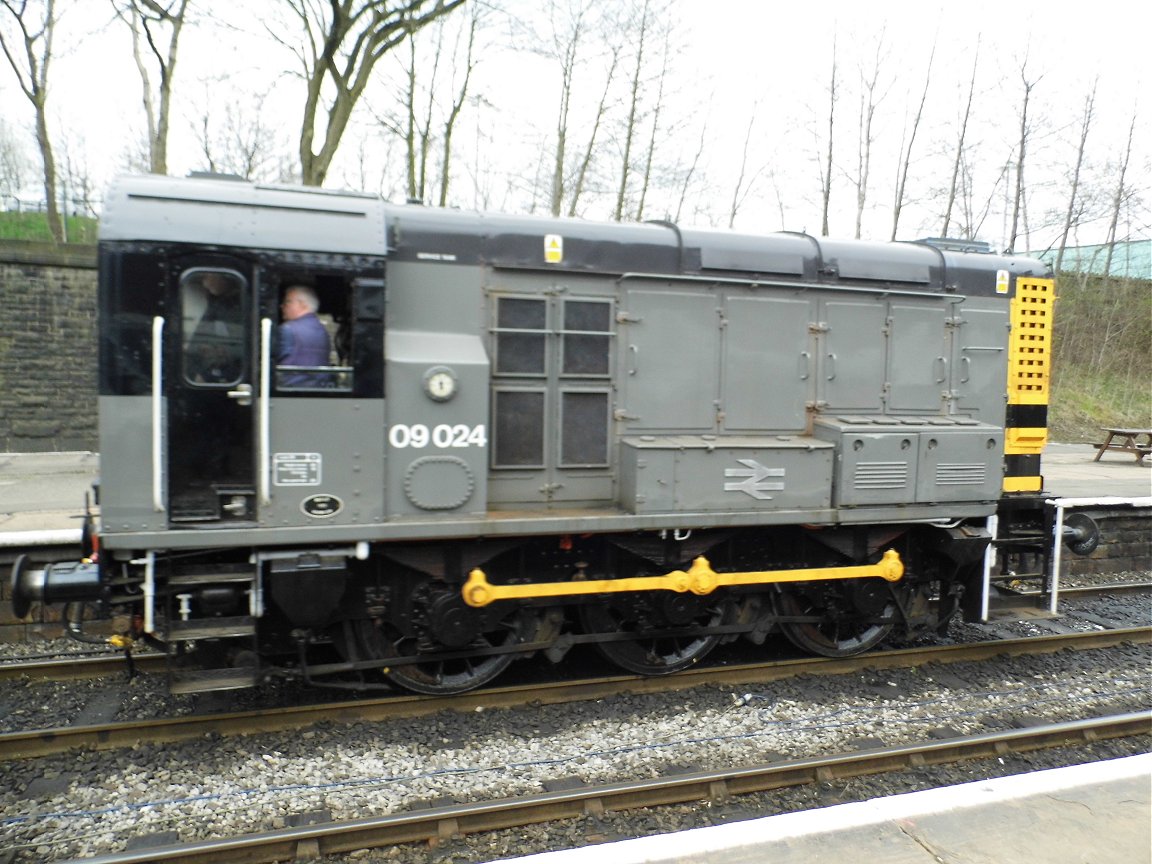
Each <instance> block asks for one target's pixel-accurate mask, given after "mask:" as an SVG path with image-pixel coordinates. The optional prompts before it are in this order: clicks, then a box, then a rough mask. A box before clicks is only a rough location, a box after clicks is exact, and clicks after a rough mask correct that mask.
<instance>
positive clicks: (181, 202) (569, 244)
mask: <svg viewBox="0 0 1152 864" xmlns="http://www.w3.org/2000/svg"><path fill="white" fill-rule="evenodd" d="M100 239H101V240H102V241H105V240H122V241H163V242H173V243H197V244H210V245H218V246H232V247H242V248H255V249H269V250H273V249H276V250H295V251H311V252H333V253H346V254H360V255H387V256H388V257H389V258H392V259H396V260H410V261H441V262H448V263H458V264H469V263H485V264H489V265H491V266H494V267H510V268H519V269H539V270H557V269H559V270H564V271H572V270H575V271H584V272H599V273H612V274H624V273H632V274H638V275H641V274H642V275H656V276H661V275H667V276H688V277H700V278H705V279H710V280H719V279H734V280H739V281H742V282H743V281H748V280H749V279H752V280H756V281H773V282H778V281H784V282H799V283H816V282H819V283H827V282H834V283H837V282H838V283H845V284H850V285H872V286H881V287H891V288H893V289H901V290H912V291H925V292H940V291H959V292H960V293H965V294H970V293H977V294H981V293H991V292H992V291H993V290H994V284H995V274H996V273H997V272H999V271H1007V272H1008V273H1009V274H1011V275H1012V276H1048V275H1050V274H1051V271H1050V269H1049V268H1048V266H1047V265H1046V264H1044V263H1043V262H1042V261H1039V260H1037V259H1034V258H1026V257H1020V256H1001V255H992V254H985V253H977V252H969V251H961V250H949V249H944V248H941V247H940V245H936V244H933V245H929V244H926V243H919V242H896V243H880V242H868V241H852V240H829V239H827V238H817V237H813V236H811V235H808V234H802V233H790V232H781V233H776V234H766V235H764V234H759V235H758V234H746V233H737V232H732V231H718V230H711V229H690V228H684V229H681V228H679V227H678V226H676V225H674V224H672V223H667V222H645V223H617V222H595V221H588V220H581V219H561V218H552V217H541V216H510V215H502V214H494V213H480V212H473V211H464V210H447V209H442V208H432V207H423V206H420V205H393V204H388V203H386V202H384V201H383V200H381V199H380V198H379V197H378V196H375V195H368V194H360V193H354V192H335V191H330V190H324V189H317V188H314V187H302V186H279V185H276V186H271V185H262V184H256V183H250V182H248V181H242V180H225V179H219V178H211V179H209V178H191V179H178V178H171V177H161V176H155V175H147V176H138V177H124V178H120V179H119V180H117V181H116V183H115V184H114V185H113V187H112V188H111V190H110V191H109V193H108V195H107V197H106V199H105V207H104V214H103V217H102V219H101V223H100ZM546 244H547V245H550V246H551V247H552V251H553V252H556V253H558V254H559V257H560V261H559V263H548V262H546V260H545V246H546ZM990 277H991V278H990Z"/></svg>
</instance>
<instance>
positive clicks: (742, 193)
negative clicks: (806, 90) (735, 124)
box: [728, 105, 760, 228]
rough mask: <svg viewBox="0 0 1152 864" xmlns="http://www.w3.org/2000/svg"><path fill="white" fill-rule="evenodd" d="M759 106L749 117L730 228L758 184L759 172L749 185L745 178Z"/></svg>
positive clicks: (754, 108)
mask: <svg viewBox="0 0 1152 864" xmlns="http://www.w3.org/2000/svg"><path fill="white" fill-rule="evenodd" d="M757 107H758V106H757V105H753V106H752V113H751V114H750V115H749V117H748V129H747V131H746V132H745V133H744V150H743V152H742V153H741V156H740V173H739V174H738V175H737V177H736V186H735V187H734V188H733V189H732V205H731V206H730V207H729V208H728V227H729V228H732V227H734V226H735V224H736V214H737V213H738V212H739V211H740V207H741V205H742V204H743V203H744V201H745V200H747V198H748V193H749V191H750V190H751V189H752V185H753V183H755V182H756V176H758V175H759V173H760V172H759V171H757V172H756V173H755V174H754V175H753V177H752V180H750V181H749V182H748V184H747V185H745V183H744V176H745V175H746V174H747V173H748V147H749V146H750V145H751V143H752V127H754V126H755V125H756V109H757Z"/></svg>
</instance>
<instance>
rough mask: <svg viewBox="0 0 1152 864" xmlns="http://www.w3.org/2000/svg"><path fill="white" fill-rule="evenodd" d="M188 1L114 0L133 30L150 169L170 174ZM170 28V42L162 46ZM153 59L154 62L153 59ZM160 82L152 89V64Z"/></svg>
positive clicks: (115, 5)
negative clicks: (178, 59)
mask: <svg viewBox="0 0 1152 864" xmlns="http://www.w3.org/2000/svg"><path fill="white" fill-rule="evenodd" d="M188 2H189V0H127V2H124V0H113V4H112V5H113V8H114V9H115V10H116V16H117V17H118V18H119V19H120V20H121V21H123V22H124V23H125V24H126V25H128V28H129V29H130V30H131V31H132V56H133V58H134V59H135V61H136V69H137V70H138V71H139V73H140V83H141V85H142V86H143V101H144V116H145V118H146V119H147V123H148V151H149V163H150V164H149V170H150V171H151V173H153V174H167V173H168V122H169V121H168V118H169V115H170V114H171V105H172V81H173V76H174V75H175V74H176V52H177V49H178V47H179V44H180V32H181V30H183V28H184V19H185V14H186V12H187V10H188ZM165 30H167V45H163V44H162V42H163V37H164V32H165ZM150 61H151V62H150ZM153 66H155V69H156V72H157V76H158V78H159V81H158V83H157V84H156V85H155V89H153V84H152V71H151V70H152V67H153Z"/></svg>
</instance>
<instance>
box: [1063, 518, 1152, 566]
mask: <svg viewBox="0 0 1152 864" xmlns="http://www.w3.org/2000/svg"><path fill="white" fill-rule="evenodd" d="M1084 512H1085V513H1087V514H1088V515H1090V516H1091V517H1092V518H1093V519H1095V520H1096V523H1097V524H1098V525H1099V526H1100V545H1099V546H1097V547H1096V551H1095V552H1093V553H1092V554H1091V555H1088V556H1086V557H1081V556H1079V555H1073V554H1072V553H1070V552H1068V550H1067V549H1065V550H1064V555H1063V562H1064V565H1065V566H1064V567H1062V568H1061V569H1062V570H1063V571H1064V573H1065V574H1067V575H1070V576H1083V575H1089V574H1093V573H1124V572H1128V571H1133V572H1136V573H1140V574H1143V575H1142V577H1141V578H1143V579H1147V578H1148V575H1149V569H1150V568H1152V511H1150V510H1149V509H1148V508H1147V507H1145V508H1142V509H1139V510H1137V509H1133V508H1131V507H1118V508H1115V509H1085V510H1084Z"/></svg>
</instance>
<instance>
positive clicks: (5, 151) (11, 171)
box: [0, 117, 28, 199]
mask: <svg viewBox="0 0 1152 864" xmlns="http://www.w3.org/2000/svg"><path fill="white" fill-rule="evenodd" d="M27 174H28V156H27V154H26V153H25V152H24V147H23V146H22V145H21V143H20V141H19V140H18V139H17V137H16V135H15V134H13V131H12V129H11V127H10V126H9V125H8V124H7V123H5V121H4V118H3V117H0V199H4V198H15V197H16V196H17V195H19V194H20V190H21V189H23V188H24V183H25V177H26V176H27Z"/></svg>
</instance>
